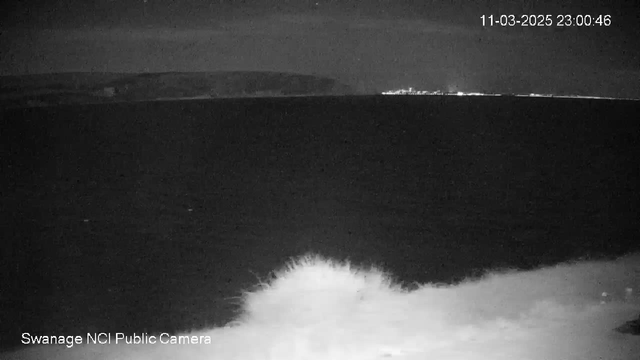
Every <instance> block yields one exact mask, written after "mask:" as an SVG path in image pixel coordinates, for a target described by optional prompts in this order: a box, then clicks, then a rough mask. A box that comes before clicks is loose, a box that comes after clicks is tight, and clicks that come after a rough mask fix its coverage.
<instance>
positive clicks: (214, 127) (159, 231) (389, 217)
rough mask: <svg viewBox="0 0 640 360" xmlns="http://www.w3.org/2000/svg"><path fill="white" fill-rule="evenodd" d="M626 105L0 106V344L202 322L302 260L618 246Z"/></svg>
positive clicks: (516, 260) (545, 255)
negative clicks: (26, 336)
mask: <svg viewBox="0 0 640 360" xmlns="http://www.w3.org/2000/svg"><path fill="white" fill-rule="evenodd" d="M639 114H640V103H639V102H631V101H628V102H625V101H608V100H576V99H544V98H537V99H536V98H516V97H491V98H488V97H482V98H480V97H382V96H370V97H316V98H288V99H287V98H273V99H230V100H216V101H210V100H191V101H170V102H140V103H128V104H127V103H118V104H112V105H83V106H74V107H71V106H61V107H50V108H31V109H22V110H3V111H0V159H1V160H0V161H1V162H0V165H1V168H0V169H1V174H0V181H1V187H0V191H1V192H0V196H1V203H0V206H1V218H0V221H1V223H0V224H1V229H2V233H1V235H0V236H1V237H2V240H3V241H4V244H5V245H3V246H2V288H1V291H2V292H1V293H0V297H1V298H0V301H1V303H0V330H1V333H0V334H1V337H0V342H1V344H2V347H5V348H6V347H8V346H12V345H15V344H17V343H19V340H20V333H22V332H31V333H39V334H61V333H64V334H74V333H78V334H84V333H86V332H134V331H135V332H143V331H144V332H149V333H151V332H176V331H184V330H189V329H200V328H203V327H211V326H221V325H224V324H225V323H227V322H228V321H230V320H232V319H233V317H234V315H235V311H237V309H238V298H237V296H238V295H240V292H241V291H242V290H245V289H251V286H253V285H256V284H257V282H258V280H259V279H261V280H263V281H264V280H268V279H269V278H270V276H271V275H270V272H271V271H272V270H277V269H278V268H280V267H281V266H283V265H284V264H285V263H286V262H287V261H289V260H290V259H291V257H296V256H300V255H303V254H305V253H307V252H314V253H319V254H321V255H324V256H328V257H331V258H335V259H339V260H342V259H347V258H348V259H350V260H351V261H352V262H353V263H356V264H371V263H373V264H376V265H379V266H381V267H382V268H384V269H385V270H388V271H390V272H391V273H392V274H393V275H395V276H396V278H397V280H398V281H400V282H403V283H407V284H410V283H412V282H419V283H425V282H447V283H450V282H455V281H459V280H461V279H463V278H464V277H467V276H474V275H478V274H480V273H481V272H482V271H483V270H486V269H493V268H504V267H514V268H520V269H531V268H534V267H538V266H541V265H545V264H547V265H548V264H556V263H558V262H561V261H567V260H571V259H577V258H582V257H588V258H594V257H598V258H599V257H607V258H610V257H616V256H619V255H622V254H625V253H629V252H632V251H638V250H639V249H640V241H638V240H639V239H640V222H639V219H640V218H639V204H640V202H639V200H640V192H639V185H640V161H639V158H638V154H640V122H639V121H638V119H639V118H640V117H639Z"/></svg>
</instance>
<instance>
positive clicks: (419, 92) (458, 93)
mask: <svg viewBox="0 0 640 360" xmlns="http://www.w3.org/2000/svg"><path fill="white" fill-rule="evenodd" d="M382 95H423V96H424V95H431V96H433V95H437V96H515V97H542V98H568V99H607V100H638V99H620V98H612V97H602V96H583V95H553V94H536V93H531V94H492V93H481V92H463V91H455V92H447V91H442V90H436V91H426V90H417V89H414V88H413V87H409V88H407V89H397V90H389V91H383V92H382Z"/></svg>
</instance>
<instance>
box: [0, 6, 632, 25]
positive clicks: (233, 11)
mask: <svg viewBox="0 0 640 360" xmlns="http://www.w3.org/2000/svg"><path fill="white" fill-rule="evenodd" d="M3 7H5V11H2V14H3V18H4V19H3V21H2V26H3V27H14V26H24V27H47V28H57V27H75V26H91V25H94V24H100V25H115V26H117V25H119V24H123V23H125V24H126V23H140V22H143V21H147V22H154V23H162V24H163V25H174V26H176V27H183V26H184V27H187V26H188V24H189V23H190V22H194V21H195V22H202V21H205V20H212V19H218V18H222V19H225V18H230V17H233V18H242V17H244V16H256V15H261V14H269V13H282V12H304V13H308V12H315V13H321V14H324V15H337V14H340V15H342V14H364V15H379V16H393V17H422V18H436V19H439V20H447V21H464V20H465V19H466V20H468V19H470V18H476V17H477V16H479V15H480V14H482V13H488V12H493V13H496V14H497V13H507V14H510V13H514V14H522V13H525V12H526V13H534V14H538V13H549V12H551V13H565V12H566V13H570V14H585V13H588V14H591V15H594V14H599V13H605V12H606V13H612V14H615V15H616V16H617V17H618V19H619V21H621V22H625V23H627V24H628V25H632V24H634V23H635V24H637V23H638V22H640V18H639V17H638V15H637V14H638V7H640V6H639V5H638V2H637V1H636V0H582V1H578V0H146V1H145V0H88V1H87V0H30V1H29V0H22V1H16V0H13V1H10V2H5V5H3ZM623 15H624V16H623Z"/></svg>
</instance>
